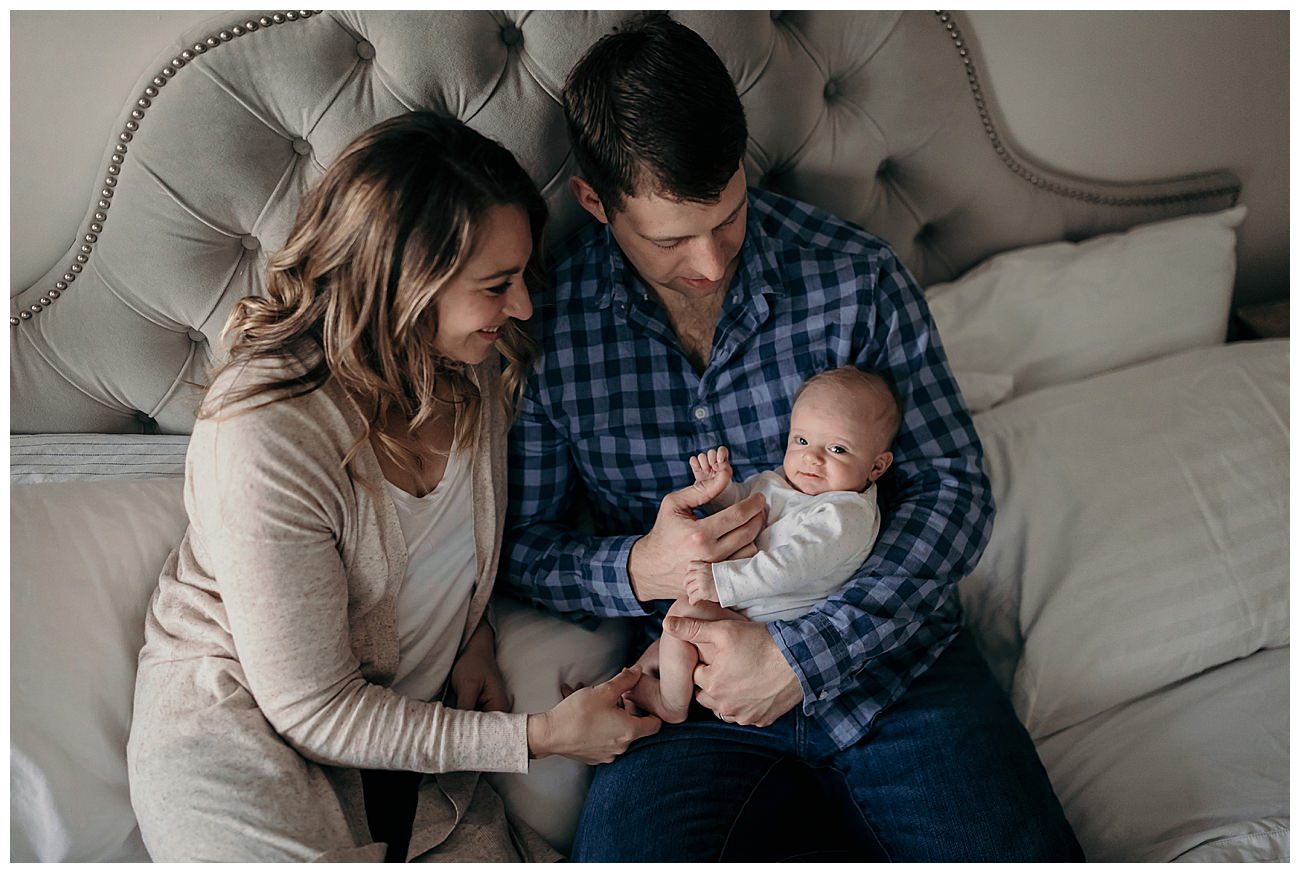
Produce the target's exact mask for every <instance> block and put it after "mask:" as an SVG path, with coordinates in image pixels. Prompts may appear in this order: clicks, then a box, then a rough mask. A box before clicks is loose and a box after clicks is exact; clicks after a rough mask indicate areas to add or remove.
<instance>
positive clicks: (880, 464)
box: [871, 452, 894, 482]
mask: <svg viewBox="0 0 1300 873" xmlns="http://www.w3.org/2000/svg"><path fill="white" fill-rule="evenodd" d="M892 463H894V453H893V452H881V453H880V454H878V455H876V460H875V461H874V462H873V463H872V465H871V481H872V482H875V481H876V480H877V479H879V478H880V477H881V476H883V475H885V471H886V470H888V469H889V465H890V464H892Z"/></svg>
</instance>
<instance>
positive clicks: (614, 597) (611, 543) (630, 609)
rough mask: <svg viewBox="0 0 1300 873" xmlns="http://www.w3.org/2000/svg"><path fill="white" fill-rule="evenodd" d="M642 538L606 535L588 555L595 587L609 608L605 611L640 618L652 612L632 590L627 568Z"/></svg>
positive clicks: (588, 564) (588, 565)
mask: <svg viewBox="0 0 1300 873" xmlns="http://www.w3.org/2000/svg"><path fill="white" fill-rule="evenodd" d="M639 539H640V537H639V536H621V537H620V536H614V537H602V538H601V539H600V540H599V545H597V546H596V547H595V548H593V549H592V550H591V552H590V554H589V556H588V561H587V567H588V569H589V572H590V573H591V580H590V581H591V583H592V587H593V588H594V590H595V591H597V592H599V599H600V600H601V601H602V603H603V605H604V607H605V608H606V609H607V610H608V612H604V611H603V610H602V614H606V615H611V616H615V615H617V616H630V617H633V618H637V617H643V616H646V615H650V614H651V613H652V610H650V609H647V608H646V607H645V606H644V605H643V604H642V603H641V601H639V600H637V599H636V595H635V594H634V593H633V592H632V578H631V576H629V575H628V572H627V562H628V558H629V557H631V555H632V546H633V545H634V544H635V543H636V541H637V540H639Z"/></svg>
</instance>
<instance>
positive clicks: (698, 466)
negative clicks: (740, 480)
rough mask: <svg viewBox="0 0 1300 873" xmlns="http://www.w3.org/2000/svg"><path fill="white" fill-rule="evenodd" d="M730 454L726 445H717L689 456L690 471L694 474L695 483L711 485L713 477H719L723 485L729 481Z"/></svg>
mask: <svg viewBox="0 0 1300 873" xmlns="http://www.w3.org/2000/svg"><path fill="white" fill-rule="evenodd" d="M730 459H731V454H730V453H729V452H728V451H727V447H726V446H718V447H717V448H716V449H709V450H708V451H707V452H700V453H699V454H698V455H696V456H695V457H693V458H691V472H692V473H694V474H695V484H696V485H712V484H714V477H715V476H717V477H720V478H721V479H722V482H723V484H724V486H725V485H726V484H727V483H729V482H731V460H730Z"/></svg>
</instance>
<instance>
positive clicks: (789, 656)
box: [767, 621, 830, 715]
mask: <svg viewBox="0 0 1300 873" xmlns="http://www.w3.org/2000/svg"><path fill="white" fill-rule="evenodd" d="M767 632H768V633H770V634H771V635H772V640H773V642H775V643H776V648H777V650H778V651H780V652H781V655H782V657H784V658H785V662H786V663H787V664H789V665H790V669H791V670H793V671H794V677H795V678H796V679H798V680H799V687H800V688H801V689H803V714H804V715H812V714H813V707H814V706H816V705H817V704H818V703H819V702H821V701H824V700H826V699H827V698H829V697H830V692H829V691H826V690H820V691H819V690H818V689H817V688H814V687H813V684H812V677H810V676H809V675H808V674H807V673H805V672H804V669H803V665H802V664H800V663H799V661H798V660H797V659H796V658H795V655H794V651H793V650H792V647H793V646H794V645H795V644H797V643H801V642H802V640H801V639H799V638H798V635H797V634H795V633H794V631H793V629H792V628H791V627H790V625H789V623H788V622H785V621H772V622H768V624H767ZM787 635H789V636H790V637H794V639H787Z"/></svg>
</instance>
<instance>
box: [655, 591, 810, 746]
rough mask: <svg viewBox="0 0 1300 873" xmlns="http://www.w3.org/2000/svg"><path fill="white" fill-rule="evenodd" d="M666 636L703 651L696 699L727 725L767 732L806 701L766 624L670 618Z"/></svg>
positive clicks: (665, 628) (698, 667)
mask: <svg viewBox="0 0 1300 873" xmlns="http://www.w3.org/2000/svg"><path fill="white" fill-rule="evenodd" d="M664 633H667V634H672V635H673V636H675V637H677V638H678V639H682V640H686V641H687V642H689V643H693V644H694V645H695V647H696V648H697V649H699V651H700V663H699V666H697V667H696V668H695V685H696V687H697V688H699V691H697V692H696V693H695V699H696V700H698V701H699V702H700V704H701V705H703V706H706V707H708V708H709V709H711V710H713V712H714V713H715V714H716V715H717V716H718V717H719V718H721V719H722V720H724V721H729V722H734V723H736V724H750V725H756V726H758V727H767V726H768V725H770V724H771V723H772V722H774V721H776V720H777V719H778V718H780V717H781V716H783V715H785V714H786V713H787V712H789V711H790V710H791V709H793V708H794V706H795V705H796V704H798V703H799V701H801V700H803V688H802V687H801V686H800V685H799V679H798V677H797V676H795V675H794V671H793V670H791V669H790V665H789V664H788V663H786V660H785V656H783V655H782V654H781V650H780V649H778V648H777V647H776V643H775V642H773V640H772V636H771V634H769V633H768V632H767V625H764V624H761V623H760V622H756V621H730V620H724V621H702V620H700V619H696V618H684V617H681V616H669V617H668V618H666V619H664Z"/></svg>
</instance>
